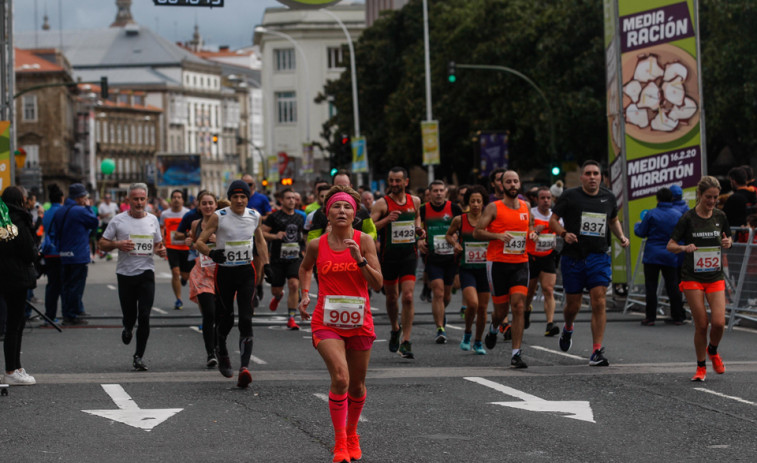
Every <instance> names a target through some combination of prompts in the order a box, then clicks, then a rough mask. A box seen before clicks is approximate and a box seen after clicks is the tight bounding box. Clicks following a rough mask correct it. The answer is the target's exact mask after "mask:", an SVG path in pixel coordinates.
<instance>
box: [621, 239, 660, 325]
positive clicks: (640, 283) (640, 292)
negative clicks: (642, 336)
mask: <svg viewBox="0 0 757 463" xmlns="http://www.w3.org/2000/svg"><path fill="white" fill-rule="evenodd" d="M646 246H647V239H646V238H644V240H642V242H641V248H640V249H639V255H638V256H637V258H636V266H634V270H633V277H632V278H631V283H630V284H629V285H628V295H627V296H626V303H625V304H624V305H623V314H625V313H626V312H628V311H629V310H631V309H632V308H633V307H635V306H637V305H638V306H641V310H642V311H644V310H645V309H646V305H647V291H646V283H645V281H644V263H643V260H644V250H645V249H646ZM664 288H665V285H664V284H663V282H662V275H659V276H658V277H657V314H658V315H665V311H664V310H663V309H662V308H663V307H670V299H669V298H668V296H667V295H665V296H663V295H662V293H663V290H664Z"/></svg>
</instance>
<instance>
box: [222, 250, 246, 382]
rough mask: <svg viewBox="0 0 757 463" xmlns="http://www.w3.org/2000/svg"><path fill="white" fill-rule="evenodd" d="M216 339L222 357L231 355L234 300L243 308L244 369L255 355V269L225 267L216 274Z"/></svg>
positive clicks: (240, 308)
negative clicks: (230, 340) (253, 336)
mask: <svg viewBox="0 0 757 463" xmlns="http://www.w3.org/2000/svg"><path fill="white" fill-rule="evenodd" d="M216 294H217V295H218V299H217V304H218V306H217V308H216V335H217V336H218V337H217V343H218V350H219V354H220V355H228V351H227V350H226V338H227V337H228V336H229V333H230V332H231V329H232V328H233V327H234V296H236V299H237V305H238V306H239V343H240V352H241V354H242V366H243V367H246V366H248V364H249V360H250V355H251V353H252V297H253V296H254V295H255V269H254V268H253V267H252V265H240V266H238V267H224V266H221V265H219V266H218V269H217V271H216Z"/></svg>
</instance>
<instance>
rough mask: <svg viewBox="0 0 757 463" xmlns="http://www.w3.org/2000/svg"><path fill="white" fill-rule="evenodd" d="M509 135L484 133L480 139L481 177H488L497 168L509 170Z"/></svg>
mask: <svg viewBox="0 0 757 463" xmlns="http://www.w3.org/2000/svg"><path fill="white" fill-rule="evenodd" d="M507 144H508V136H507V133H482V134H481V136H480V137H479V148H480V151H479V153H480V155H481V176H483V177H488V176H489V174H490V173H491V171H493V170H494V169H497V168H500V167H502V168H504V169H507V166H508V164H509V162H508V161H509V158H510V155H509V152H508V150H507Z"/></svg>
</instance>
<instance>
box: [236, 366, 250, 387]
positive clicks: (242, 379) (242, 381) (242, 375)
mask: <svg viewBox="0 0 757 463" xmlns="http://www.w3.org/2000/svg"><path fill="white" fill-rule="evenodd" d="M251 382H252V374H250V370H248V369H247V368H245V367H242V368H240V369H239V377H238V378H237V387H241V388H242V389H244V388H246V387H247V386H249V385H250V383H251Z"/></svg>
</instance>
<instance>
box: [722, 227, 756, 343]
mask: <svg viewBox="0 0 757 463" xmlns="http://www.w3.org/2000/svg"><path fill="white" fill-rule="evenodd" d="M731 230H732V232H733V237H734V242H733V246H731V248H730V249H727V250H725V252H724V259H723V271H724V272H725V281H726V314H728V330H729V331H730V330H732V329H733V327H734V326H735V325H737V324H739V323H740V321H741V320H749V321H752V322H757V241H755V232H754V229H753V228H732V229H731Z"/></svg>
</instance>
